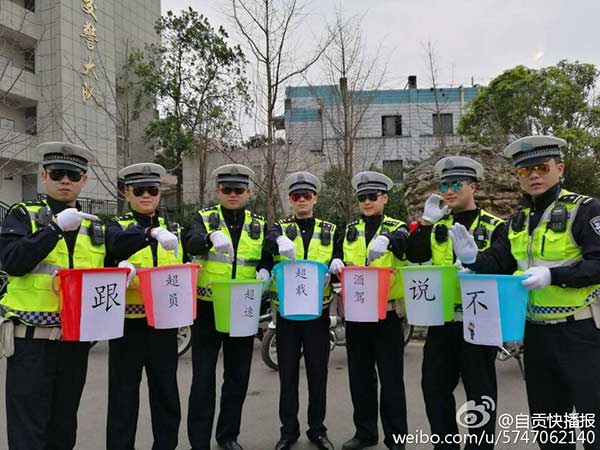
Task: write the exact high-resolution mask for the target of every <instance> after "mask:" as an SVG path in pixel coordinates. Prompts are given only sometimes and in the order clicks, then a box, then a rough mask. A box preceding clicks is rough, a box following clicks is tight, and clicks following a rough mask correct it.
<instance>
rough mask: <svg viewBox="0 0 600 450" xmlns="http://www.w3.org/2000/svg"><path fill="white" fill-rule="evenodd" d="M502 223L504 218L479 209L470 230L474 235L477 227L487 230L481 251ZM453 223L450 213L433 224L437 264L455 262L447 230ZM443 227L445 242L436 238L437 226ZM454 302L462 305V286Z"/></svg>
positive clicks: (432, 233) (434, 263) (487, 245)
mask: <svg viewBox="0 0 600 450" xmlns="http://www.w3.org/2000/svg"><path fill="white" fill-rule="evenodd" d="M502 223H504V221H503V220H502V219H500V218H498V217H496V216H494V215H493V214H490V213H489V212H487V211H484V210H483V209H480V210H479V215H478V217H477V218H476V219H475V220H474V221H473V223H472V224H471V227H470V228H469V232H470V233H471V235H472V234H473V233H474V232H475V229H476V228H477V227H482V228H483V229H484V230H485V236H483V235H482V237H484V238H485V239H483V240H479V241H478V245H477V246H478V248H479V251H480V252H481V251H483V250H485V249H487V248H489V246H490V245H491V240H492V233H493V232H494V230H495V229H496V227H497V226H498V225H500V224H502ZM453 224H454V218H453V217H452V216H451V215H450V216H445V217H443V218H442V219H441V220H440V221H438V222H436V223H435V225H434V226H433V229H432V230H431V264H433V265H436V266H451V265H452V264H454V250H453V249H452V241H451V240H450V238H449V237H448V231H447V230H448V229H450V227H451V226H452V225H453ZM441 227H445V228H446V231H445V232H441V233H440V232H438V234H442V235H445V236H446V238H445V239H444V240H443V242H438V241H437V240H436V239H435V236H436V228H441ZM454 304H455V305H462V299H461V294H460V287H459V288H458V290H457V292H456V294H455V296H454Z"/></svg>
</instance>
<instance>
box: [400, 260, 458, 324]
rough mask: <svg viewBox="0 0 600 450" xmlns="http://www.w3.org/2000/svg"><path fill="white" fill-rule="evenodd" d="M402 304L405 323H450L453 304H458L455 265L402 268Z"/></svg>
mask: <svg viewBox="0 0 600 450" xmlns="http://www.w3.org/2000/svg"><path fill="white" fill-rule="evenodd" d="M400 271H401V273H402V278H403V281H404V302H405V305H406V315H407V319H408V323H410V324H411V325H418V326H435V325H443V324H444V322H451V321H453V320H454V302H455V300H458V301H460V300H461V295H460V283H459V281H458V277H457V274H458V267H456V266H433V265H424V266H404V267H401V268H400Z"/></svg>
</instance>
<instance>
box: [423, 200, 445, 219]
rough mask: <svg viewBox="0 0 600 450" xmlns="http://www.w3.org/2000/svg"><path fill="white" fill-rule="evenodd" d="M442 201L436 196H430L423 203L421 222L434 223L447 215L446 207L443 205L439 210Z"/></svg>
mask: <svg viewBox="0 0 600 450" xmlns="http://www.w3.org/2000/svg"><path fill="white" fill-rule="evenodd" d="M443 200H444V199H443V198H442V197H441V196H440V195H437V194H431V195H430V196H429V198H428V199H427V200H426V201H425V208H423V220H424V221H425V222H429V223H436V222H438V221H439V220H440V219H441V218H442V217H444V216H445V215H446V214H448V205H444V206H443V207H442V208H440V205H441V204H442V201H443Z"/></svg>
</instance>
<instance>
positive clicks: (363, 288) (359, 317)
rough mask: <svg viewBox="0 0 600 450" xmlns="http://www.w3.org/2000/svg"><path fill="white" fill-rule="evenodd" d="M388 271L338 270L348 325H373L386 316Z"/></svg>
mask: <svg viewBox="0 0 600 450" xmlns="http://www.w3.org/2000/svg"><path fill="white" fill-rule="evenodd" d="M392 273H394V270H393V269H390V268H388V267H367V266H346V267H344V268H342V274H341V281H342V303H343V305H344V315H345V317H346V320H347V321H349V322H377V321H379V320H384V319H385V317H386V315H387V302H388V294H389V288H390V277H391V275H392Z"/></svg>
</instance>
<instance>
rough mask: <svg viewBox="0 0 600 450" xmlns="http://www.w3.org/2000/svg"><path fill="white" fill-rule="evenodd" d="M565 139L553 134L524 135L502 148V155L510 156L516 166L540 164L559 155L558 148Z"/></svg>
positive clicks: (563, 143)
mask: <svg viewBox="0 0 600 450" xmlns="http://www.w3.org/2000/svg"><path fill="white" fill-rule="evenodd" d="M565 145H567V141H565V140H564V139H560V138H557V137H554V136H525V137H522V138H520V139H517V140H516V141H514V142H513V143H511V144H510V145H508V146H507V147H506V148H505V149H504V156H506V157H507V158H511V159H512V162H513V164H514V165H515V166H516V167H527V166H534V165H536V164H541V163H544V162H546V161H548V159H550V158H553V157H559V158H560V157H561V156H562V154H561V151H560V148H561V147H564V146H565Z"/></svg>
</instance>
